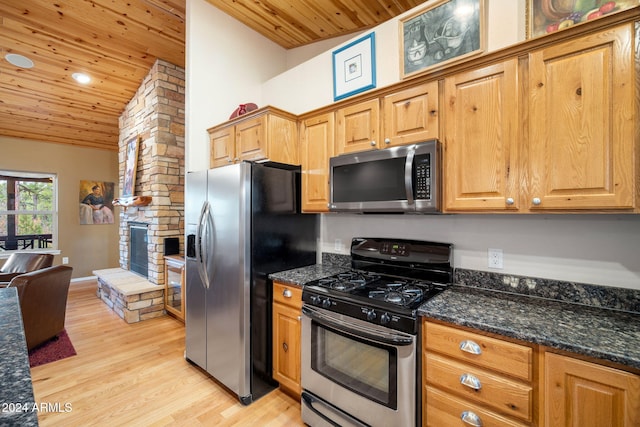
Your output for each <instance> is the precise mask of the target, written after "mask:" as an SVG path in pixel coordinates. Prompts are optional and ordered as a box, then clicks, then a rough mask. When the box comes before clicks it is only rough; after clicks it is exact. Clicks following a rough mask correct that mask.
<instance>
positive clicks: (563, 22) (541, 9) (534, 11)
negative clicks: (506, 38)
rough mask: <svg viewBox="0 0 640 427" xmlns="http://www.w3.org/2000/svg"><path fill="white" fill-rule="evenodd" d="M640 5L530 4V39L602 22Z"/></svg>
mask: <svg viewBox="0 0 640 427" xmlns="http://www.w3.org/2000/svg"><path fill="white" fill-rule="evenodd" d="M638 5H640V0H618V1H608V0H527V38H532V37H538V36H542V35H545V34H550V33H555V32H556V31H559V30H564V29H565V28H569V27H572V26H574V25H577V24H582V23H584V22H587V21H592V20H594V19H598V18H601V17H603V16H605V15H609V14H611V13H615V12H621V11H623V10H627V9H630V8H632V7H634V6H638Z"/></svg>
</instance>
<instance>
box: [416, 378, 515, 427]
mask: <svg viewBox="0 0 640 427" xmlns="http://www.w3.org/2000/svg"><path fill="white" fill-rule="evenodd" d="M426 393H427V394H426V402H427V404H426V409H425V415H424V417H423V424H424V425H425V426H428V427H442V426H449V427H469V426H470V425H473V424H469V422H473V421H472V420H473V417H474V415H475V417H477V421H478V425H481V426H482V427H526V426H527V425H528V424H522V423H519V422H517V421H514V420H511V419H508V418H505V417H503V416H501V415H499V414H496V413H495V412H492V411H489V410H487V409H484V408H482V407H481V406H478V405H475V404H473V403H470V402H467V401H465V400H463V399H459V398H457V397H455V396H452V395H450V394H448V393H445V392H442V391H440V390H437V389H434V388H432V387H427V388H426ZM465 416H466V418H467V419H469V422H465V421H463V417H465Z"/></svg>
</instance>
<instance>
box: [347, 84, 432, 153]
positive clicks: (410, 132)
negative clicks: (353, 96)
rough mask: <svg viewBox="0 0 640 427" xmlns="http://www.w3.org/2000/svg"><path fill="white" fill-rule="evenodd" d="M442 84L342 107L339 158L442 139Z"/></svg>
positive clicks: (400, 91) (422, 86)
mask: <svg viewBox="0 0 640 427" xmlns="http://www.w3.org/2000/svg"><path fill="white" fill-rule="evenodd" d="M438 105H439V91H438V82H437V81H432V82H428V83H422V84H419V85H417V86H412V87H409V88H407V89H403V90H399V91H397V92H393V93H391V94H388V95H386V96H384V97H382V98H376V99H370V100H368V101H363V102H360V103H357V104H353V105H348V106H345V107H342V108H339V109H338V110H337V111H336V126H337V130H336V155H339V154H344V153H353V152H357V151H365V150H377V149H380V148H387V147H392V146H395V145H406V144H413V143H416V142H422V141H426V140H428V139H433V138H438V125H439V122H438V120H439V114H438Z"/></svg>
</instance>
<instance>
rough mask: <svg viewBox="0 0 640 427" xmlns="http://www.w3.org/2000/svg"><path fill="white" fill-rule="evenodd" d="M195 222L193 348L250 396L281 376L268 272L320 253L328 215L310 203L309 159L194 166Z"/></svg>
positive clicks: (191, 205) (190, 199)
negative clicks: (304, 168)
mask: <svg viewBox="0 0 640 427" xmlns="http://www.w3.org/2000/svg"><path fill="white" fill-rule="evenodd" d="M185 224H186V225H185V234H186V251H185V252H186V266H187V268H186V283H187V285H186V317H185V327H186V352H185V357H186V358H187V360H189V361H191V362H193V363H195V364H196V365H198V366H200V367H201V368H203V369H204V370H206V371H207V372H208V373H209V374H210V375H211V376H213V377H214V378H215V379H216V380H217V381H218V382H219V383H221V384H223V385H224V386H225V387H226V388H228V389H229V390H230V391H232V392H233V393H235V394H236V395H237V396H238V398H239V399H240V401H241V402H242V403H244V404H249V403H251V402H252V401H253V400H256V399H258V398H259V397H261V396H263V395H264V394H266V393H267V392H269V391H271V390H272V389H274V388H275V387H276V386H277V383H276V382H275V381H274V380H273V378H272V353H271V349H272V345H271V338H272V334H271V324H272V321H271V302H272V290H271V288H272V286H271V281H270V280H269V279H268V275H269V274H270V273H273V272H276V271H283V270H288V269H291V268H296V267H302V266H305V265H311V264H314V263H315V262H316V238H317V228H318V218H317V216H316V215H314V214H302V213H300V172H299V167H294V166H290V165H283V164H279V163H251V162H242V163H238V164H235V165H229V166H224V167H221V168H216V169H210V170H207V171H200V172H189V173H188V174H187V182H186V200H185Z"/></svg>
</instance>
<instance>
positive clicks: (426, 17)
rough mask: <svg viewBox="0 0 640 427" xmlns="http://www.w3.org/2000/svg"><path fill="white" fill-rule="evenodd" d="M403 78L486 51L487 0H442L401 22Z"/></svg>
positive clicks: (430, 4) (401, 68) (401, 69)
mask: <svg viewBox="0 0 640 427" xmlns="http://www.w3.org/2000/svg"><path fill="white" fill-rule="evenodd" d="M399 31H400V34H399V39H400V74H401V76H402V78H407V77H410V76H414V75H416V74H421V73H424V72H427V71H429V70H430V69H432V68H435V67H438V66H442V65H445V64H448V63H451V62H456V61H459V60H462V59H464V58H467V57H469V56H473V55H477V54H479V53H481V52H482V51H483V50H484V49H485V43H486V41H485V39H486V35H485V16H484V0H440V1H435V2H431V3H429V6H428V7H427V8H426V9H423V10H421V11H419V12H417V13H415V14H413V15H411V16H408V17H407V18H405V19H401V20H400V28H399Z"/></svg>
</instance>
